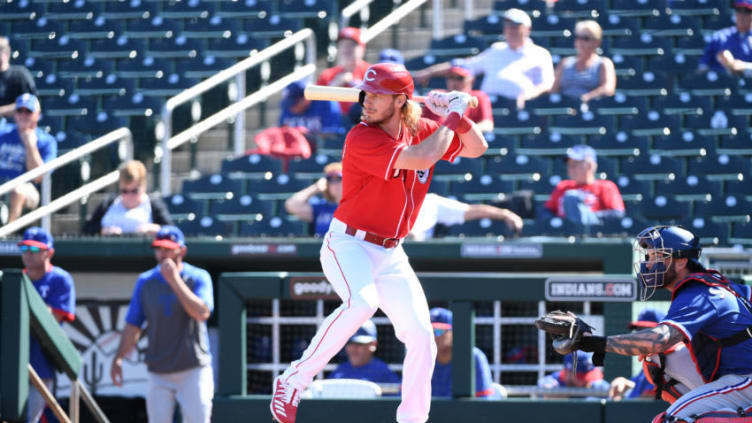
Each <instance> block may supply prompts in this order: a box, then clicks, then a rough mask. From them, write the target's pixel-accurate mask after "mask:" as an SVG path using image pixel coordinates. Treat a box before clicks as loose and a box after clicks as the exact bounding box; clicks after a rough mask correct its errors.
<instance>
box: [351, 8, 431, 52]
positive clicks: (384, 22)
mask: <svg viewBox="0 0 752 423" xmlns="http://www.w3.org/2000/svg"><path fill="white" fill-rule="evenodd" d="M427 1H428V0H410V1H408V2H407V3H405V4H403V5H402V6H400V7H398V8H396V9H394V10H393V11H392V13H390V14H388V15H387V16H385V17H384V18H383V19H381V20H380V21H378V22H376V23H375V24H373V25H372V26H371V27H369V28H368V29H366V30H365V31H363V34H362V35H361V37H360V39H361V41H363V42H364V43H367V42H369V41H371V40H373V39H374V38H376V36H378V35H379V34H381V33H382V32H384V31H386V30H387V29H388V28H389V27H390V26H392V25H394V24H395V23H397V22H399V21H400V20H402V18H404V17H405V16H407V15H408V14H410V12H412V11H413V10H415V9H417V8H419V7H420V6H422V5H423V4H424V3H426V2H427Z"/></svg>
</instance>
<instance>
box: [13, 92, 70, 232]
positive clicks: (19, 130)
mask: <svg viewBox="0 0 752 423" xmlns="http://www.w3.org/2000/svg"><path fill="white" fill-rule="evenodd" d="M41 112H42V107H41V105H40V104H39V100H38V99H37V97H36V96H35V95H33V94H28V93H27V94H22V95H20V96H19V97H18V99H16V108H15V110H14V112H13V118H14V119H15V121H16V124H15V127H13V129H11V130H10V131H8V132H5V133H3V134H0V183H4V182H7V181H9V180H11V179H13V178H15V177H17V176H21V175H22V174H24V173H26V172H28V171H30V170H32V169H34V168H37V167H39V166H41V165H42V164H44V163H45V162H48V161H50V160H52V159H54V158H55V157H56V156H57V141H56V140H55V138H54V137H53V136H52V135H50V134H48V133H47V132H45V131H43V130H41V129H40V128H38V127H37V124H38V123H39V117H40V115H41ZM41 181H42V176H40V177H38V178H37V179H35V180H34V182H36V183H39V182H41ZM38 205H39V190H37V188H36V187H35V186H34V184H33V183H31V182H27V183H24V184H21V185H19V186H17V187H16V188H15V189H14V190H13V191H12V192H11V194H10V210H9V212H8V222H12V221H14V220H16V219H17V218H18V217H19V216H20V215H21V212H22V211H23V208H24V207H26V208H27V209H35V208H36V207H37V206H38Z"/></svg>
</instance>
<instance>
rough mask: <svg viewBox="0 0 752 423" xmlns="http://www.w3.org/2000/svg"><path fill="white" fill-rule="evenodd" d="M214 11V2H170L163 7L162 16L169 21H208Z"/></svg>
mask: <svg viewBox="0 0 752 423" xmlns="http://www.w3.org/2000/svg"><path fill="white" fill-rule="evenodd" d="M214 9H215V7H214V3H213V2H204V1H201V0H192V1H181V2H174V3H173V2H168V3H165V4H164V5H162V11H161V12H160V16H163V17H165V18H167V19H206V18H208V17H209V16H210V15H211V14H212V13H213V12H214Z"/></svg>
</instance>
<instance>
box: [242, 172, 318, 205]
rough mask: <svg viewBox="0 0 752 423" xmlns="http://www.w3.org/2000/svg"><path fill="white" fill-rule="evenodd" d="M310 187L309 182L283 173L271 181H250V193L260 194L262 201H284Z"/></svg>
mask: <svg viewBox="0 0 752 423" xmlns="http://www.w3.org/2000/svg"><path fill="white" fill-rule="evenodd" d="M309 185H310V183H309V181H304V180H302V179H295V178H292V177H291V176H290V175H288V174H286V173H282V174H279V175H276V176H274V177H272V178H271V179H252V180H249V181H248V193H249V194H254V193H255V194H258V195H259V198H260V199H262V200H284V199H287V198H288V197H290V195H292V194H294V193H296V192H298V191H300V190H301V189H303V188H305V187H307V186H309Z"/></svg>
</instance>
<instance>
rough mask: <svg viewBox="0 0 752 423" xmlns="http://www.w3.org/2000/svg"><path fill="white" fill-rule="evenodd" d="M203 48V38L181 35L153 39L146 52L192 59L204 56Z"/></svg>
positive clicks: (173, 57) (169, 57)
mask: <svg viewBox="0 0 752 423" xmlns="http://www.w3.org/2000/svg"><path fill="white" fill-rule="evenodd" d="M203 50H204V47H203V43H202V41H201V40H196V39H192V38H186V37H184V36H182V35H179V36H177V37H172V38H165V39H158V40H151V41H150V42H149V48H148V50H147V52H146V54H147V55H151V56H157V57H161V58H163V59H192V58H194V57H200V56H203Z"/></svg>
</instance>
